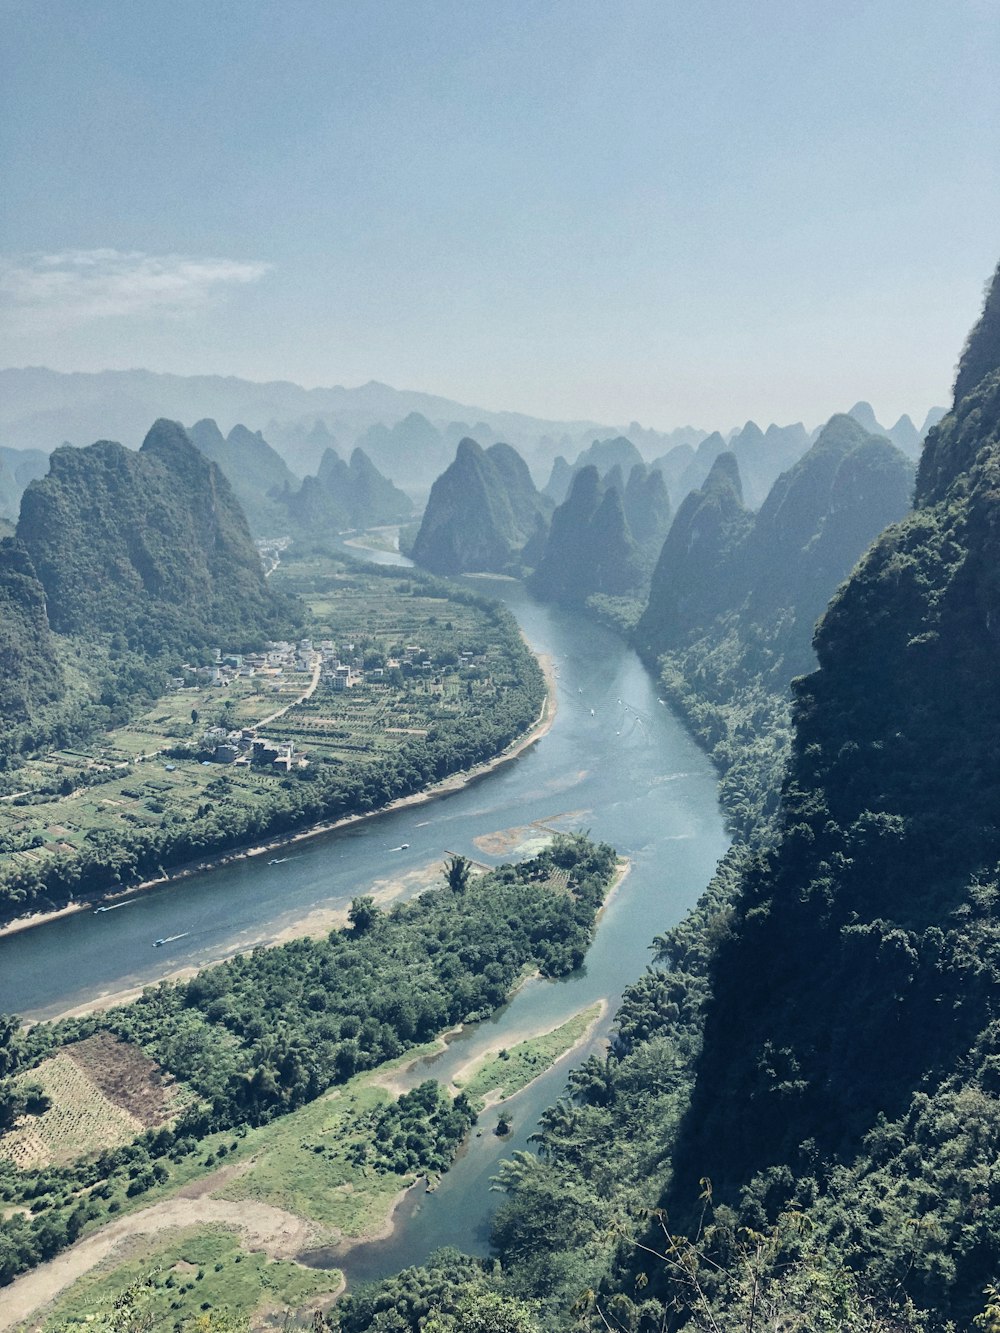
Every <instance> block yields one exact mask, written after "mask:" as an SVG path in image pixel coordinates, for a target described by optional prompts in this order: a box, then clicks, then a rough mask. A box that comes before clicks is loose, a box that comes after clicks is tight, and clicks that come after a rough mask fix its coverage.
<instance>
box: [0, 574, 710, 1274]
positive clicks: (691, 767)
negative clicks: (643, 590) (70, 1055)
mask: <svg viewBox="0 0 1000 1333" xmlns="http://www.w3.org/2000/svg"><path fill="white" fill-rule="evenodd" d="M475 587H476V588H477V590H478V591H480V592H486V591H489V592H491V593H495V595H497V596H498V597H499V598H500V599H501V600H503V601H504V602H505V603H506V604H507V605H508V606H509V608H510V609H511V611H512V612H513V613H514V615H515V616H516V617H517V619H518V621H519V622H520V624H521V626H522V628H523V630H524V633H525V634H526V636H527V638H528V640H529V642H530V643H531V644H532V646H533V647H534V648H535V649H536V651H538V652H540V653H546V654H548V655H549V656H550V658H551V659H552V661H553V663H554V669H555V672H556V682H557V695H558V711H557V714H556V717H555V721H554V724H553V726H552V728H551V730H550V731H549V732H548V733H547V734H546V735H545V736H544V737H543V738H542V739H541V740H540V741H539V742H538V743H537V744H536V745H534V746H533V747H531V748H530V749H528V750H525V751H524V752H523V753H522V754H521V755H520V756H519V757H518V758H517V759H516V760H513V761H512V762H511V763H509V764H507V765H505V766H503V767H501V768H499V769H497V770H496V771H495V772H493V773H490V774H487V775H486V776H484V777H483V778H482V779H480V780H478V781H476V782H473V783H472V784H471V785H469V786H467V787H465V788H462V789H461V790H459V791H456V792H453V793H450V794H448V795H445V796H442V797H441V798H439V799H437V800H435V801H433V802H429V803H425V804H420V805H414V806H411V807H408V808H405V809H400V810H397V811H393V812H391V813H388V814H386V815H385V816H383V817H380V818H377V819H373V820H369V821H367V822H363V823H360V824H357V825H354V826H349V827H346V828H343V829H341V830H338V831H335V832H332V833H328V834H323V835H320V836H317V837H315V838H312V839H309V840H307V841H304V842H301V843H298V844H293V845H292V846H291V847H289V848H288V849H287V850H285V851H282V852H279V853H276V854H275V858H274V859H277V858H279V857H280V858H287V859H282V860H281V861H280V863H278V864H274V863H273V860H272V861H271V862H269V861H268V859H266V858H265V857H264V856H258V857H254V858H250V859H247V860H242V861H238V862H234V863H232V864H230V865H226V866H222V867H220V868H218V869H216V870H213V871H210V872H206V873H205V874H203V875H200V876H198V877H196V878H192V879H189V880H184V881H180V882H178V883H176V884H174V885H171V886H168V887H165V888H163V889H162V890H160V889H156V890H151V891H148V892H146V893H144V894H141V895H138V896H137V897H135V898H133V899H128V900H126V901H125V903H123V905H122V906H121V907H118V908H116V909H115V910H114V911H110V912H104V913H100V914H96V913H91V912H86V913H80V914H78V915H75V916H69V917H64V918H62V919H59V920H56V921H53V922H51V923H50V924H48V925H45V926H43V927H39V928H37V929H34V930H30V931H25V932H22V933H20V934H18V935H12V936H8V937H5V938H0V1011H15V1012H19V1013H21V1014H23V1015H25V1016H26V1017H30V1018H44V1017H47V1016H51V1015H54V1014H57V1013H60V1012H64V1011H66V1010H67V1009H70V1008H72V1007H74V1006H77V1005H81V1004H84V1003H86V1002H88V1001H90V1000H92V999H93V998H94V997H95V996H96V995H101V994H109V993H110V994H114V993H117V992H120V991H125V990H128V989H131V988H134V987H137V986H142V985H144V984H148V983H151V982H154V981H156V980H158V979H159V978H161V977H162V976H164V975H167V974H168V973H170V972H173V971H176V970H178V969H181V968H185V967H196V966H201V965H204V964H205V963H208V962H210V961H212V960H214V959H218V958H221V957H224V956H226V955H228V954H231V953H233V952H235V951H237V950H242V949H248V948H251V947H252V946H253V945H255V944H266V943H270V942H272V941H274V940H275V939H278V938H280V937H281V936H282V935H284V934H286V933H288V932H289V931H291V930H293V929H294V928H295V925H296V923H298V922H301V921H302V920H303V918H305V917H307V916H308V915H309V914H310V913H314V912H320V911H326V910H330V909H336V908H339V907H343V906H345V905H346V904H348V903H349V902H350V900H351V898H352V897H354V896H355V895H356V894H358V893H364V892H371V891H372V890H373V889H374V890H377V889H378V888H379V887H388V886H390V885H397V886H398V885H399V883H400V882H402V889H403V891H404V892H406V891H414V890H416V889H418V888H419V887H420V886H421V885H423V884H425V883H427V882H428V874H429V871H430V867H433V866H437V865H440V863H441V862H442V860H443V859H444V856H445V854H446V852H460V853H463V854H465V855H469V856H471V857H473V858H475V859H476V860H477V861H480V862H486V863H488V864H494V863H497V862H499V861H502V860H503V859H504V855H503V848H502V846H501V843H499V842H492V843H491V842H490V841H489V840H488V839H487V840H486V843H485V845H484V842H483V839H484V836H485V835H489V834H492V833H496V832H498V831H500V830H516V832H515V833H512V834H511V836H510V838H509V839H508V841H507V845H508V846H514V845H517V846H520V847H522V848H523V847H525V846H530V842H531V839H532V838H533V837H541V836H543V835H544V832H545V831H546V830H547V829H579V828H583V829H589V831H590V833H591V835H592V836H594V837H595V838H600V839H603V840H606V841H608V842H611V843H613V844H614V845H615V846H616V847H617V848H618V850H619V851H620V852H621V853H622V854H623V855H626V856H628V857H629V858H630V861H631V871H630V873H629V874H628V876H627V878H626V879H625V881H624V883H623V884H622V886H621V888H620V889H619V890H618V892H617V893H616V894H615V895H614V897H613V898H612V900H611V902H610V904H609V906H608V908H607V909H606V911H605V912H604V914H603V916H602V917H601V921H600V926H599V929H598V932H597V937H596V940H595V942H594V944H593V946H592V948H591V951H590V953H589V954H588V957H587V962H586V966H585V967H584V968H583V969H582V970H581V971H580V972H579V973H577V974H575V975H574V976H572V977H569V978H566V979H564V980H562V981H558V982H546V981H541V980H538V981H532V982H529V983H528V984H527V985H526V986H524V987H523V988H522V989H521V990H520V991H519V992H518V994H517V995H516V996H515V998H514V999H513V1000H512V1002H511V1003H510V1004H508V1005H507V1006H506V1007H505V1008H504V1009H503V1010H502V1011H501V1012H500V1013H499V1014H497V1015H495V1016H494V1018H493V1019H492V1020H490V1021H488V1022H485V1023H482V1024H479V1025H477V1026H475V1027H473V1028H471V1029H469V1030H468V1031H466V1032H463V1033H462V1034H461V1035H460V1036H459V1037H457V1038H456V1039H454V1040H453V1041H452V1042H451V1043H450V1044H449V1046H448V1049H447V1050H446V1051H445V1052H443V1053H441V1054H440V1055H438V1056H436V1057H433V1058H431V1059H429V1060H425V1061H421V1062H420V1063H419V1064H418V1065H417V1066H416V1067H415V1068H414V1069H413V1070H412V1071H410V1073H409V1075H408V1081H409V1082H410V1083H416V1082H419V1081H420V1079H422V1078H427V1077H431V1076H434V1077H438V1078H441V1079H447V1078H448V1077H450V1075H451V1073H452V1072H453V1071H454V1070H455V1069H456V1068H457V1067H458V1066H459V1065H460V1064H462V1063H464V1062H465V1061H467V1060H468V1059H469V1058H470V1056H473V1055H475V1054H476V1053H477V1052H478V1051H479V1050H483V1049H486V1048H488V1047H496V1046H510V1045H513V1044H514V1043H516V1041H517V1040H518V1039H519V1038H520V1037H521V1036H523V1035H524V1034H526V1033H528V1032H531V1031H539V1030H545V1029H548V1028H551V1027H554V1026H556V1025H557V1024H558V1023H560V1022H562V1021H564V1020H565V1019H566V1018H568V1017H569V1016H570V1015H572V1014H574V1013H576V1012H577V1011H579V1010H580V1009H583V1008H584V1007H586V1006H589V1005H591V1004H593V1003H594V1002H595V1001H597V1000H605V1001H606V1002H607V1005H608V1010H607V1016H606V1018H605V1020H604V1021H603V1023H602V1024H601V1025H600V1026H599V1028H598V1030H597V1032H596V1033H595V1035H594V1038H593V1040H592V1043H591V1046H592V1047H594V1046H597V1045H598V1044H600V1042H601V1041H603V1040H604V1039H605V1038H606V1037H607V1034H608V1031H609V1030H610V1027H611V1024H612V1018H613V1015H614V1011H615V1008H616V1007H617V1002H618V999H619V997H620V995H621V993H622V990H623V989H624V987H625V986H627V985H628V983H629V982H630V981H633V980H634V979H635V978H636V977H637V976H639V975H640V974H641V973H642V971H643V969H644V967H645V965H646V962H647V960H648V958H649V953H648V946H649V942H650V940H651V939H652V937H653V936H654V935H655V934H656V933H658V932H659V931H661V930H663V929H664V928H666V927H667V926H669V925H671V924H673V923H674V922H676V921H677V920H679V918H680V917H681V916H682V915H683V914H684V912H685V911H686V910H687V909H688V908H689V907H690V906H691V905H692V904H693V903H694V902H695V900H696V899H697V898H698V896H699V894H700V893H701V892H702V890H703V889H704V887H705V885H706V884H707V882H708V880H709V879H710V877H711V875H712V872H713V870H714V868H715V865H716V863H717V861H718V859H719V857H720V856H721V855H722V854H723V852H724V851H725V848H726V845H727V837H726V833H725V829H724V825H723V820H722V815H721V812H720V810H719V805H718V800H717V795H716V779H715V775H714V773H713V771H712V769H711V767H710V765H709V763H708V761H707V760H706V758H705V756H704V755H703V754H702V753H701V751H700V750H698V748H697V747H696V746H695V745H694V743H693V742H692V741H691V739H690V738H689V737H688V735H687V734H686V732H685V731H684V729H683V728H682V726H681V724H680V723H679V722H678V721H677V720H676V718H674V717H673V716H672V714H671V713H670V711H669V709H668V708H667V707H666V706H665V705H663V704H662V703H660V701H659V699H658V698H657V694H656V688H655V682H654V681H653V680H652V679H651V678H650V676H649V675H648V674H647V672H646V671H645V670H644V668H643V667H642V665H641V663H640V661H639V659H638V658H637V656H636V655H635V653H634V652H632V651H631V650H630V649H629V648H627V647H626V646H625V645H624V644H623V643H622V642H621V640H620V639H618V638H617V637H616V636H615V635H614V634H612V633H611V632H610V631H608V630H605V629H604V628H602V627H601V626H599V625H595V624H594V623H593V622H592V621H589V620H586V619H584V618H583V617H582V616H579V615H577V614H575V613H573V612H569V611H565V610H561V609H559V608H554V607H551V606H546V605H543V604H541V603H539V602H537V601H535V600H534V599H533V598H532V597H531V596H530V594H529V593H528V592H527V591H526V590H525V589H524V588H523V586H522V585H520V584H518V583H514V582H511V581H507V580H495V581H494V580H490V581H485V580H481V579H477V580H475ZM477 839H478V840H479V841H477ZM158 939H163V940H166V941H167V943H165V944H163V945H162V946H160V947H157V948H153V947H151V946H152V944H153V941H154V940H158ZM585 1055H586V1051H581V1050H579V1049H578V1050H577V1051H576V1052H574V1053H573V1054H572V1055H571V1056H567V1057H565V1058H564V1059H563V1060H562V1061H560V1062H559V1064H557V1065H556V1066H555V1067H554V1068H553V1069H552V1070H551V1071H549V1072H548V1073H547V1074H545V1075H544V1076H543V1077H541V1078H539V1079H537V1080H536V1081H535V1083H533V1084H531V1085H530V1086H529V1087H528V1088H526V1089H524V1090H523V1091H522V1092H521V1093H519V1094H517V1095H516V1096H515V1097H513V1098H512V1099H511V1100H510V1101H509V1102H508V1103H506V1109H508V1110H509V1111H510V1113H511V1115H512V1118H513V1123H514V1129H513V1132H512V1134H511V1135H510V1136H508V1137H507V1138H504V1139H499V1138H497V1136H496V1135H495V1134H493V1133H492V1126H493V1123H494V1118H493V1117H492V1116H491V1115H490V1113H489V1112H487V1113H486V1114H485V1115H484V1116H483V1132H482V1133H481V1135H480V1136H478V1137H474V1138H473V1139H472V1140H471V1141H470V1143H469V1145H468V1147H467V1148H466V1150H465V1151H464V1152H463V1154H462V1155H461V1156H460V1158H459V1159H458V1161H457V1162H456V1163H455V1165H454V1166H453V1168H452V1170H451V1171H450V1172H449V1173H448V1175H447V1176H445V1177H444V1179H443V1180H442V1182H441V1184H440V1186H439V1187H438V1188H437V1190H436V1191H435V1192H434V1193H430V1194H428V1193H424V1192H423V1191H422V1190H420V1189H414V1190H413V1191H411V1192H410V1194H409V1195H408V1196H407V1198H406V1200H405V1201H404V1203H403V1204H402V1206H401V1208H400V1210H399V1212H398V1213H397V1225H396V1227H395V1229H394V1231H393V1234H392V1235H391V1236H390V1237H389V1238H388V1239H386V1240H382V1241H376V1242H369V1243H367V1244H364V1245H358V1246H355V1247H354V1249H352V1250H351V1251H349V1252H348V1253H346V1254H344V1253H341V1254H339V1255H336V1256H334V1255H333V1254H332V1253H330V1254H329V1255H324V1254H322V1253H320V1254H317V1255H316V1256H315V1260H314V1261H315V1262H317V1263H322V1264H325V1263H331V1264H333V1263H336V1265H337V1266H338V1267H343V1268H344V1269H345V1271H346V1273H347V1275H348V1278H349V1280H350V1281H351V1282H352V1283H354V1282H357V1281H359V1280H363V1279H365V1278H368V1277H374V1276H380V1275H382V1274H385V1273H389V1272H395V1271H397V1270H398V1269H399V1268H402V1267H405V1266H406V1265H408V1264H411V1263H418V1262H421V1261H422V1260H423V1259H425V1258H426V1257H427V1255H428V1254H429V1253H430V1252H431V1251H432V1250H434V1249H436V1248H438V1247H440V1246H442V1245H456V1246H460V1247H461V1248H462V1249H464V1250H465V1251H466V1252H476V1253H485V1251H486V1248H487V1243H488V1229H489V1220H490V1216H491V1214H492V1211H493V1209H494V1208H495V1206H496V1204H497V1202H498V1198H497V1196H496V1195H495V1194H492V1193H490V1191H489V1177H490V1176H491V1175H492V1174H493V1173H494V1172H495V1170H496V1166H497V1163H498V1161H499V1159H500V1158H501V1157H507V1156H510V1154H511V1153H512V1152H514V1151H516V1150H517V1149H520V1148H524V1147H526V1146H527V1140H528V1135H529V1134H530V1133H531V1132H532V1130H533V1128H534V1126H535V1123H536V1121H537V1118H538V1115H539V1113H540V1112H541V1110H542V1109H543V1108H544V1107H545V1106H547V1105H548V1104H550V1103H551V1102H553V1101H555V1100H556V1099H557V1098H558V1097H559V1095H560V1094H561V1092H562V1090H563V1085H564V1082H565V1077H566V1073H567V1070H568V1068H569V1067H570V1064H571V1063H578V1062H579V1061H580V1060H581V1059H583V1058H584V1057H585Z"/></svg>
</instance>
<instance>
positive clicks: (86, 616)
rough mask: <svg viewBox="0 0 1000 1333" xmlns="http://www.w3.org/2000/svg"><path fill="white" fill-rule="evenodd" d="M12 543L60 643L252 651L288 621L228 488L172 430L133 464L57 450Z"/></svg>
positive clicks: (126, 457) (163, 430) (155, 437)
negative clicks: (96, 640) (95, 640)
mask: <svg viewBox="0 0 1000 1333" xmlns="http://www.w3.org/2000/svg"><path fill="white" fill-rule="evenodd" d="M17 536H18V540H19V541H20V542H21V543H22V545H23V546H24V547H25V549H26V550H27V552H28V555H29V557H30V559H31V562H32V564H33V565H34V568H35V571H36V572H37V574H38V578H39V579H40V581H41V583H42V585H43V587H44V588H45V595H46V600H47V608H48V616H49V623H50V625H51V627H52V629H54V630H56V631H57V632H58V633H60V634H76V635H81V636H84V637H87V636H95V637H96V636H99V635H102V634H107V635H113V634H119V635H121V636H122V638H123V639H124V641H125V643H126V645H128V646H129V647H131V648H133V649H138V650H140V651H142V652H145V653H147V654H148V653H154V654H155V653H159V652H162V651H164V650H165V649H170V650H173V651H175V652H176V651H181V652H183V651H184V650H185V649H187V648H189V647H192V646H197V645H207V644H216V643H218V642H220V640H221V641H223V642H226V643H228V644H231V645H232V646H233V647H236V646H238V645H241V644H246V643H250V642H259V641H260V640H261V638H262V636H264V635H267V634H272V635H273V634H276V633H278V631H279V630H282V629H284V628H285V627H286V626H287V624H288V621H289V618H290V611H291V608H290V607H288V606H287V605H284V604H282V602H281V601H280V599H278V598H276V597H275V596H274V595H273V594H272V593H271V592H270V591H269V590H268V588H267V585H266V584H265V581H264V572H263V569H262V568H261V563H260V557H259V556H258V554H257V550H256V548H255V546H254V544H253V541H252V540H251V538H250V533H249V529H248V528H247V524H246V519H245V518H244V516H243V513H242V511H241V509H240V507H239V504H238V502H237V501H236V499H235V497H234V495H233V493H232V490H231V488H230V486H229V484H228V483H227V481H226V480H225V478H224V477H223V476H222V474H221V472H220V471H219V469H218V467H217V466H216V465H214V464H213V463H210V462H209V461H208V460H207V459H206V458H205V457H204V456H203V455H202V454H201V453H199V451H198V450H197V449H196V448H195V446H194V445H193V444H192V443H191V441H190V440H189V439H188V437H187V435H186V434H185V432H184V431H183V429H182V428H181V427H180V426H178V425H176V424H175V423H172V422H168V421H159V422H157V423H156V425H154V426H153V428H152V429H151V430H150V432H149V434H148V435H147V436H146V439H145V441H144V443H143V446H142V449H141V450H139V452H138V453H133V452H131V451H130V450H128V449H123V448H122V446H121V445H119V444H113V443H111V442H109V441H101V442H99V443H98V444H94V445H91V446H90V447H89V448H87V449H71V448H62V449H57V450H56V451H55V453H53V455H52V457H51V459H50V465H49V473H48V475H47V476H46V477H44V478H43V479H42V480H40V481H34V482H32V483H31V485H30V486H29V487H28V489H27V490H26V491H25V493H24V496H23V498H22V501H21V517H20V519H19V520H18V525H17Z"/></svg>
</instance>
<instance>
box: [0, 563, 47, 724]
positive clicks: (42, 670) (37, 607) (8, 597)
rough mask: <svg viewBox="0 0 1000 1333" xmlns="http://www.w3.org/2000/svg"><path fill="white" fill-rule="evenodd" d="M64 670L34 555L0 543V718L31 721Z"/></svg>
mask: <svg viewBox="0 0 1000 1333" xmlns="http://www.w3.org/2000/svg"><path fill="white" fill-rule="evenodd" d="M61 684H62V671H61V669H60V667H59V665H58V661H57V657H56V649H55V644H54V643H53V641H52V635H51V633H50V632H49V622H48V617H47V616H46V614H45V589H44V588H43V587H42V585H41V583H40V582H39V581H38V577H37V576H36V574H35V571H34V569H33V567H32V564H31V560H30V559H29V557H28V553H27V552H26V551H25V549H24V547H23V546H20V545H19V544H18V543H17V542H16V541H13V540H12V539H10V538H7V539H6V540H4V541H0V718H2V719H3V723H4V724H5V725H10V724H11V723H20V722H26V721H28V720H29V719H30V718H31V716H32V713H33V712H34V710H35V709H36V708H38V707H39V706H40V705H42V704H46V703H50V702H51V701H52V700H53V699H54V698H56V696H57V695H58V693H59V690H60V687H61Z"/></svg>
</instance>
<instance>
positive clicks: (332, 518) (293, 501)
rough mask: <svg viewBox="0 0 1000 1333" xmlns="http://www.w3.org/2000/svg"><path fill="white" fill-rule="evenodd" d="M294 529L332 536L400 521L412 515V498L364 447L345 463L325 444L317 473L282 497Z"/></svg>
mask: <svg viewBox="0 0 1000 1333" xmlns="http://www.w3.org/2000/svg"><path fill="white" fill-rule="evenodd" d="M281 502H282V506H283V509H284V513H285V516H286V520H290V521H291V526H292V529H293V530H302V531H305V532H307V533H309V534H311V535H317V536H330V535H331V534H333V533H335V532H342V531H345V530H347V529H353V528H366V527H376V526H378V525H379V524H385V523H402V522H405V521H406V520H407V519H409V518H410V517H411V516H412V514H413V502H412V501H411V500H410V498H409V496H408V495H406V494H405V492H403V491H401V490H400V489H399V488H398V487H397V486H394V485H393V483H392V482H391V481H390V480H389V479H388V478H387V477H384V476H383V475H382V473H381V472H380V471H379V470H378V468H376V467H375V465H374V463H373V462H372V461H371V459H370V458H369V457H368V455H367V454H366V453H365V452H364V450H363V449H360V448H359V449H355V450H354V451H353V453H352V454H351V458H350V462H349V463H346V462H345V461H344V460H343V459H342V458H341V457H340V455H339V454H338V453H337V451H336V450H335V449H327V450H326V452H325V453H324V454H323V457H322V458H321V459H320V464H319V468H318V469H317V472H316V475H315V476H310V477H305V478H304V479H303V482H302V485H301V487H300V488H299V490H297V491H294V492H286V493H285V494H284V495H283V496H282V497H281Z"/></svg>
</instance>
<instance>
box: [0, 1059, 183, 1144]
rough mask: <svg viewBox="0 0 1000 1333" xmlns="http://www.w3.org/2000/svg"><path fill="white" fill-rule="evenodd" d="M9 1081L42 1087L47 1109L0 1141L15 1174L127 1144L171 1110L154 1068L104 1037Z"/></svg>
mask: <svg viewBox="0 0 1000 1333" xmlns="http://www.w3.org/2000/svg"><path fill="white" fill-rule="evenodd" d="M15 1081H16V1082H17V1083H18V1084H25V1083H38V1084H41V1087H42V1090H43V1091H44V1092H45V1093H46V1095H47V1096H48V1097H49V1098H50V1099H51V1102H52V1105H51V1106H50V1107H49V1109H48V1110H47V1111H45V1112H44V1113H43V1114H42V1115H40V1116H32V1117H30V1118H29V1119H28V1120H27V1121H26V1122H18V1123H16V1124H15V1125H14V1128H13V1129H11V1130H9V1131H8V1133H6V1134H5V1135H3V1137H2V1138H0V1157H4V1158H6V1159H7V1160H8V1161H11V1162H13V1163H14V1165H15V1166H16V1167H18V1168H19V1169H21V1170H25V1169H28V1168H30V1167H35V1166H49V1165H51V1164H59V1163H62V1162H70V1161H73V1160H75V1159H76V1158H77V1157H80V1156H82V1155H84V1154H85V1153H89V1152H96V1151H99V1150H100V1149H102V1148H112V1147H116V1146H118V1145H120V1144H125V1143H131V1142H132V1140H133V1139H134V1138H135V1136H136V1135H137V1134H141V1133H142V1131H143V1130H144V1129H148V1128H150V1127H151V1126H152V1125H158V1124H162V1123H163V1122H164V1121H165V1120H167V1119H169V1117H170V1115H171V1114H172V1112H173V1110H174V1109H176V1108H175V1101H176V1096H175V1091H174V1089H173V1088H172V1087H170V1085H169V1084H167V1083H165V1082H164V1081H163V1080H162V1079H161V1077H160V1071H159V1070H158V1068H157V1067H156V1065H155V1064H154V1063H153V1061H151V1060H149V1059H147V1057H146V1056H144V1055H143V1054H142V1052H141V1051H139V1050H137V1049H136V1048H135V1047H134V1046H129V1045H128V1043H126V1042H123V1041H119V1040H118V1039H117V1038H115V1037H111V1036H110V1035H109V1034H106V1033H103V1034H100V1035H98V1036H96V1037H91V1038H88V1039H87V1040H86V1041H83V1042H77V1043H76V1044H75V1045H72V1046H66V1047H63V1048H62V1049H61V1050H59V1051H58V1052H57V1053H56V1054H55V1055H53V1056H51V1057H50V1058H49V1059H48V1060H44V1061H43V1062H42V1063H41V1064H40V1065H39V1066H38V1067H37V1068H35V1069H32V1070H30V1072H28V1073H27V1074H23V1075H20V1076H19V1077H18V1079H17V1080H15Z"/></svg>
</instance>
